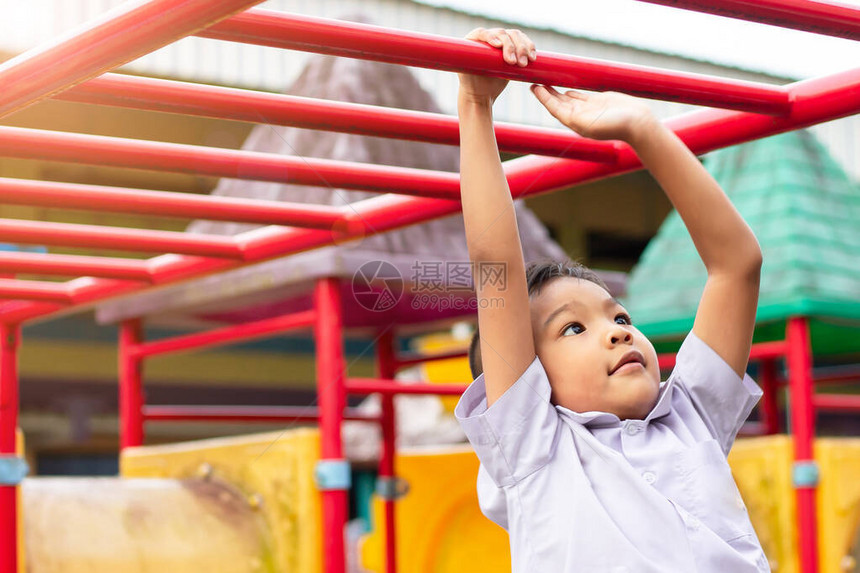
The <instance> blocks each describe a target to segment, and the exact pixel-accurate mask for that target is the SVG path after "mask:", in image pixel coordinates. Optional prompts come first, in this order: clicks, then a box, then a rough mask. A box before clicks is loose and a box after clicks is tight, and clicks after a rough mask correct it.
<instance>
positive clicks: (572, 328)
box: [561, 322, 585, 336]
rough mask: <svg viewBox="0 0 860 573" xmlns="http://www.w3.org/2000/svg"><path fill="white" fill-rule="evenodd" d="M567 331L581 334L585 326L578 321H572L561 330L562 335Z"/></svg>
mask: <svg viewBox="0 0 860 573" xmlns="http://www.w3.org/2000/svg"><path fill="white" fill-rule="evenodd" d="M568 332H571V333H573V334H582V333H583V332H585V327H584V326H582V325H581V324H579V323H578V322H574V323H571V324H568V325H567V326H565V327H564V330H562V331H561V334H562V336H566V335H567V333H568Z"/></svg>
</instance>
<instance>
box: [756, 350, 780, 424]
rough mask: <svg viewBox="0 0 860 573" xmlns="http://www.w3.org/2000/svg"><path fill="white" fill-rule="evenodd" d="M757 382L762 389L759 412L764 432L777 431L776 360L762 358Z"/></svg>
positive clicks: (777, 381)
mask: <svg viewBox="0 0 860 573" xmlns="http://www.w3.org/2000/svg"><path fill="white" fill-rule="evenodd" d="M758 382H759V384H760V385H761V389H762V393H763V395H762V399H761V413H762V419H763V420H764V427H765V433H766V434H777V433H779V401H778V399H777V398H778V396H777V392H778V391H779V380H778V375H777V370H776V360H774V359H767V360H762V361H761V362H760V366H759V376H758Z"/></svg>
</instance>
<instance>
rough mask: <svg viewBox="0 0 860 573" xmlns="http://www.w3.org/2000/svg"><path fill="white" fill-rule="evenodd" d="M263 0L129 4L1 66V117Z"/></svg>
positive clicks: (162, 0) (173, 0) (152, 0)
mask: <svg viewBox="0 0 860 573" xmlns="http://www.w3.org/2000/svg"><path fill="white" fill-rule="evenodd" d="M259 2H260V0H223V1H218V2H212V1H211V0H150V1H148V2H135V3H127V4H123V5H121V6H119V7H118V8H117V9H115V10H112V11H110V12H108V13H107V14H105V15H104V16H102V17H101V18H99V19H97V20H95V21H93V22H88V23H87V24H85V25H84V26H81V27H79V28H77V29H75V30H72V31H71V32H69V33H68V34H66V35H64V36H62V37H60V38H58V39H56V40H55V41H53V42H50V43H48V44H45V45H43V46H40V47H38V48H34V49H32V50H29V51H27V52H24V53H23V54H21V55H20V56H18V57H15V58H12V59H11V60H7V61H6V62H4V63H3V64H2V65H0V85H2V86H3V92H2V94H0V117H3V116H5V115H8V114H9V113H11V112H13V111H16V110H19V109H23V108H25V107H27V106H28V105H31V104H33V103H35V102H37V101H39V100H40V99H42V98H45V97H48V96H50V95H51V94H53V93H56V92H59V91H62V90H63V89H65V88H68V87H69V86H72V85H74V84H76V83H80V82H82V81H85V80H87V79H89V78H91V77H95V76H97V75H99V74H101V73H104V72H106V71H108V70H110V69H113V68H115V67H117V66H119V65H121V64H124V63H126V62H130V61H131V60H134V59H135V58H138V57H140V56H142V55H144V54H148V53H149V52H152V51H153V50H156V49H158V48H160V47H162V46H165V45H167V44H170V43H172V42H174V41H176V40H178V39H180V38H183V37H185V36H187V35H188V34H190V33H192V32H194V31H195V30H199V29H201V28H203V27H205V26H207V25H209V24H212V23H213V22H217V21H218V20H220V19H222V18H226V17H227V16H229V15H231V14H235V13H236V12H240V11H242V10H244V9H246V8H248V7H249V6H253V5H254V4H258V3H259Z"/></svg>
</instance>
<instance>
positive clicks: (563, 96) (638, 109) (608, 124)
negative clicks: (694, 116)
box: [532, 85, 654, 143]
mask: <svg viewBox="0 0 860 573" xmlns="http://www.w3.org/2000/svg"><path fill="white" fill-rule="evenodd" d="M532 93H534V95H535V97H537V99H538V100H539V101H540V102H541V103H542V104H543V106H544V107H545V108H546V109H547V110H548V111H549V112H550V113H551V114H552V115H553V116H555V118H556V119H558V120H559V121H560V122H561V123H563V124H564V125H566V126H567V127H569V128H570V129H572V130H573V131H575V132H576V133H578V134H579V135H581V136H583V137H589V138H592V139H620V140H622V141H626V142H628V143H630V142H631V140H633V139H635V138H636V136H637V135H638V134H639V133H641V132H642V131H645V130H647V129H649V124H650V123H651V122H652V121H654V116H653V115H652V113H651V110H650V109H649V108H648V106H647V105H646V104H645V103H643V102H642V101H640V100H638V99H636V98H634V97H631V96H628V95H625V94H621V93H617V92H602V93H585V92H580V91H577V90H568V91H566V92H564V93H559V92H558V91H556V90H555V88H553V87H551V86H539V85H533V86H532Z"/></svg>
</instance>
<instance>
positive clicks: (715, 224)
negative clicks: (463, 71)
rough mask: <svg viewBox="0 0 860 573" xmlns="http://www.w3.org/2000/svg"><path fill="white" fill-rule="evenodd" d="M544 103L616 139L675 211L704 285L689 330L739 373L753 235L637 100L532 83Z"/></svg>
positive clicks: (751, 307) (749, 305)
mask: <svg viewBox="0 0 860 573" xmlns="http://www.w3.org/2000/svg"><path fill="white" fill-rule="evenodd" d="M533 91H534V93H535V95H536V96H537V98H538V99H539V100H540V101H541V103H543V104H544V106H545V107H546V108H547V109H548V110H549V111H550V113H552V114H553V115H554V116H555V117H556V118H558V119H559V120H560V121H561V122H562V123H564V124H566V125H567V126H568V127H570V128H571V129H573V130H574V131H577V132H578V133H580V134H581V135H584V136H586V137H594V138H597V139H621V140H623V141H626V142H627V143H629V144H630V145H631V146H632V147H633V149H634V150H635V151H636V153H637V155H638V156H639V158H640V159H641V160H642V164H643V165H644V166H645V167H646V168H647V169H648V170H649V171H650V172H651V175H653V176H654V178H655V179H656V180H657V182H658V183H659V184H660V186H661V187H662V188H663V190H664V191H665V193H666V196H667V197H669V200H670V201H671V202H672V205H674V207H675V209H677V210H678V214H679V215H680V216H681V219H683V221H684V224H685V225H686V226H687V230H688V231H689V232H690V236H691V237H692V239H693V243H694V244H695V245H696V250H697V251H698V252H699V256H700V257H701V258H702V261H703V262H704V263H705V267H706V268H707V270H708V280H707V283H706V285H705V290H704V292H703V294H702V299H701V301H700V302H699V308H698V311H697V313H696V320H695V323H694V324H693V332H694V333H695V334H696V336H698V337H699V338H700V339H702V341H704V342H705V343H706V344H707V345H708V346H710V347H711V348H712V349H713V350H714V351H715V352H716V353H717V354H719V355H720V357H722V358H723V360H725V361H726V362H727V363H728V364H729V365H730V366H731V367H732V369H733V370H734V371H735V372H736V373H737V374H738V375H739V376H743V373H744V371H745V370H746V366H747V361H748V359H749V352H750V346H751V344H752V335H753V329H754V327H755V314H756V306H757V303H758V290H759V275H760V270H761V262H762V255H761V249H760V248H759V245H758V241H757V240H756V238H755V235H754V234H753V232H752V230H751V229H750V228H749V226H747V224H746V222H744V220H743V218H741V216H740V214H739V213H738V212H737V211H736V210H735V208H734V206H733V205H732V203H731V201H729V199H728V197H726V195H725V193H723V190H722V189H721V188H720V186H719V185H718V184H717V182H716V181H714V179H713V178H712V177H711V175H710V174H709V173H708V172H707V170H705V168H704V167H703V166H702V164H701V163H700V162H699V160H698V159H697V158H696V156H695V155H693V154H692V152H690V150H689V149H687V146H686V145H684V143H683V142H682V141H681V140H680V139H678V137H677V136H676V135H675V134H674V133H673V132H672V131H671V130H670V129H668V128H667V127H666V126H664V125H663V124H662V123H661V122H659V121H658V120H657V119H656V118H655V117H654V116H653V115H652V114H651V113H650V111H649V110H648V108H647V107H645V106H644V104H642V103H641V102H639V101H638V100H635V99H634V98H631V97H629V96H625V95H622V94H617V93H600V94H584V93H580V92H576V91H569V92H565V93H564V94H561V93H558V92H556V91H555V90H553V89H552V88H546V87H543V86H534V87H533Z"/></svg>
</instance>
